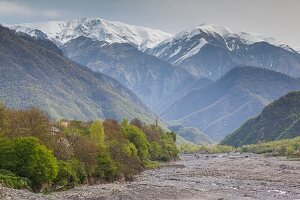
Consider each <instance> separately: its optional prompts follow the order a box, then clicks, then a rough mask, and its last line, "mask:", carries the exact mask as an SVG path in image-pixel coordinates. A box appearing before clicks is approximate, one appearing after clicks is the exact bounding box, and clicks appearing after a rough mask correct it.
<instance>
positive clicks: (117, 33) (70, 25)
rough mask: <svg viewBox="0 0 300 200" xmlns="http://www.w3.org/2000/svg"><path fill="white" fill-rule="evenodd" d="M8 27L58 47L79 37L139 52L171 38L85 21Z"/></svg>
mask: <svg viewBox="0 0 300 200" xmlns="http://www.w3.org/2000/svg"><path fill="white" fill-rule="evenodd" d="M9 27H10V28H11V29H14V30H16V31H17V32H24V33H27V34H29V35H31V36H36V30H39V31H41V32H42V33H44V34H46V35H47V36H48V38H49V39H50V40H52V41H54V42H55V43H56V44H58V45H62V44H65V43H66V42H68V41H70V40H71V39H75V38H77V37H79V36H85V37H89V38H91V39H93V40H99V41H106V42H108V43H116V42H117V43H130V44H133V45H135V46H137V47H138V48H139V49H147V48H151V47H153V46H155V45H156V44H158V43H159V42H161V41H163V40H164V39H166V38H168V37H170V36H171V34H169V33H165V32H163V31H160V30H158V29H150V28H146V27H142V26H134V25H129V24H125V23H122V22H118V21H108V20H105V19H101V18H87V17H84V18H78V19H71V20H63V21H46V22H37V23H23V24H15V25H9Z"/></svg>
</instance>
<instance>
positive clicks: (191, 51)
mask: <svg viewBox="0 0 300 200" xmlns="http://www.w3.org/2000/svg"><path fill="white" fill-rule="evenodd" d="M258 42H267V43H269V44H271V45H273V46H277V47H280V48H283V49H285V50H288V51H291V52H295V51H294V50H293V49H292V48H290V47H289V46H288V45H286V44H284V43H282V42H280V41H277V40H276V39H274V38H273V37H267V36H263V35H258V34H254V33H247V32H242V31H234V30H232V29H230V28H227V27H224V26H217V25H212V24H201V25H199V26H197V27H195V28H192V29H189V30H185V31H182V32H180V33H178V34H176V35H174V36H172V37H170V38H168V39H166V40H165V41H163V42H162V43H160V44H158V45H157V46H156V47H154V48H153V49H151V50H150V52H149V53H150V54H153V55H155V56H157V57H159V58H162V59H164V60H166V61H168V62H170V63H172V64H175V65H180V64H181V63H182V62H183V61H184V60H186V59H187V58H189V57H191V56H193V55H195V54H197V53H198V52H199V51H200V50H201V49H202V48H203V47H204V46H205V45H206V44H207V43H210V44H213V45H217V46H220V47H222V48H226V49H228V50H229V51H235V50H238V49H239V48H240V47H242V46H243V47H245V46H247V45H251V44H254V43H258Z"/></svg>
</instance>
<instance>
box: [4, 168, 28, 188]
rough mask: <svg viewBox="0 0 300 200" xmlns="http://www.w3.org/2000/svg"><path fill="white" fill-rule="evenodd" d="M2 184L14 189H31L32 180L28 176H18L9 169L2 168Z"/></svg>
mask: <svg viewBox="0 0 300 200" xmlns="http://www.w3.org/2000/svg"><path fill="white" fill-rule="evenodd" d="M0 184H1V185H3V186H5V187H10V188H14V189H28V190H30V189H31V181H30V180H29V179H28V178H24V177H19V176H16V175H15V174H14V173H12V172H10V171H7V170H0Z"/></svg>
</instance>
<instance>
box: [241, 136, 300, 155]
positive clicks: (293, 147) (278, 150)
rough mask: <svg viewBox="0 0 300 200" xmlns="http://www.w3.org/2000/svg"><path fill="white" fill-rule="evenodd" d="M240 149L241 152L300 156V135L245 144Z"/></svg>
mask: <svg viewBox="0 0 300 200" xmlns="http://www.w3.org/2000/svg"><path fill="white" fill-rule="evenodd" d="M239 150H240V151H241V152H251V153H257V154H270V155H272V156H287V157H300V137H296V138H293V139H285V140H278V141H273V142H263V143H258V144H251V145H244V146H242V147H241V148H240V149H239Z"/></svg>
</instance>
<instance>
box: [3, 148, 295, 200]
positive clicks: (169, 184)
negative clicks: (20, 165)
mask: <svg viewBox="0 0 300 200" xmlns="http://www.w3.org/2000/svg"><path fill="white" fill-rule="evenodd" d="M0 199H14V200H19V199H20V200H21V199H32V200H33V199H42V200H56V199H58V200H62V199H70V200H71V199H72V200H79V199H88V200H102V199H103V200H105V199H118V200H121V199H122V200H127V199H128V200H131V199H136V200H140V199H141V200H148V199H149V200H150V199H151V200H153V199H170V200H171V199H172V200H173V199H183V200H188V199H189V200H193V199H195V200H196V199H197V200H199V199H200V200H201V199H204V200H210V199H214V200H227V199H230V200H231V199H236V200H243V199H245V200H246V199H247V200H250V199H263V200H276V199H287V200H289V199H292V200H296V199H298V200H300V161H290V160H288V159H286V158H283V157H265V156H263V155H255V154H239V153H230V154H217V155H206V154H188V155H181V156H180V160H179V161H177V162H173V163H170V164H168V165H166V166H164V167H162V168H160V169H155V170H146V171H144V172H143V173H142V174H140V175H138V176H137V177H136V178H135V180H134V181H133V182H123V183H110V184H101V185H93V186H79V187H77V188H73V189H71V190H68V191H63V192H55V193H52V194H49V195H44V194H33V193H31V192H29V191H25V190H13V189H8V188H3V187H0Z"/></svg>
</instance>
